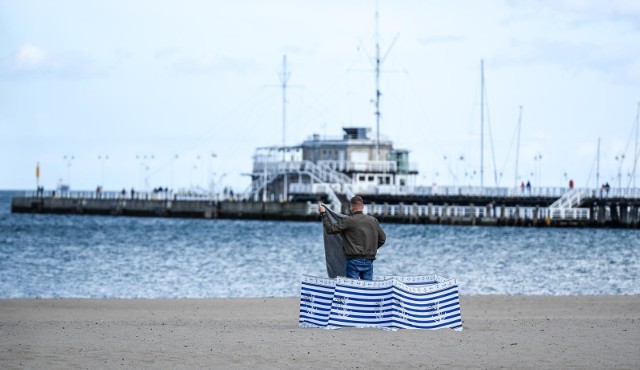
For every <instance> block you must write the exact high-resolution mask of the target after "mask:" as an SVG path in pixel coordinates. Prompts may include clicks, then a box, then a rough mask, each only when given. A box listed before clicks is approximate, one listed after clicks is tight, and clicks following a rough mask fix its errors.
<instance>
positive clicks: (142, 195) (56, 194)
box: [25, 190, 232, 201]
mask: <svg viewBox="0 0 640 370" xmlns="http://www.w3.org/2000/svg"><path fill="white" fill-rule="evenodd" d="M25 196H26V197H34V198H38V197H42V198H48V197H50V198H67V199H131V200H202V201H222V200H229V199H232V196H231V195H228V194H226V195H218V196H216V195H215V194H213V193H209V192H164V191H162V192H151V191H149V192H146V191H136V192H133V193H131V192H124V193H123V192H121V191H101V192H96V191H64V192H60V191H53V190H45V191H42V192H37V191H27V192H25Z"/></svg>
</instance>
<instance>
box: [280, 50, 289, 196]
mask: <svg viewBox="0 0 640 370" xmlns="http://www.w3.org/2000/svg"><path fill="white" fill-rule="evenodd" d="M290 76H291V72H289V71H287V55H286V54H285V55H283V56H282V73H281V74H280V82H281V83H282V162H283V163H284V162H286V155H287V154H286V145H287V136H286V132H287V83H288V82H289V77H290ZM285 166H286V165H285ZM283 177H284V185H283V189H282V194H283V198H284V199H283V200H284V201H285V202H286V201H287V198H288V194H287V190H288V189H287V171H286V167H285V171H284V174H283Z"/></svg>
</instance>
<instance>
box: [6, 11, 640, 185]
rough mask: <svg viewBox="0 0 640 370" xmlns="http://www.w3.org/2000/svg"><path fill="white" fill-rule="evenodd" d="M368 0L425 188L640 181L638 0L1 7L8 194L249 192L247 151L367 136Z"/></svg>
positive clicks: (384, 106) (385, 95) (388, 92)
mask: <svg viewBox="0 0 640 370" xmlns="http://www.w3.org/2000/svg"><path fill="white" fill-rule="evenodd" d="M376 4H377V8H378V12H379V17H378V30H379V38H378V40H379V45H380V53H381V56H382V57H383V60H382V67H381V77H380V89H381V92H382V96H381V103H380V104H381V121H380V134H381V136H382V137H383V138H386V139H389V140H392V141H393V143H394V147H396V148H401V149H407V150H409V151H410V161H411V162H412V163H413V165H414V166H415V167H416V168H417V169H418V171H419V175H418V176H417V178H416V184H417V185H431V184H434V183H435V184H438V185H464V186H467V185H471V186H479V185H480V184H481V179H480V169H481V167H482V168H484V178H483V179H482V184H483V185H484V186H496V185H498V186H507V187H510V186H514V185H515V184H518V183H519V182H520V181H525V182H526V181H527V180H528V181H531V183H532V185H533V186H554V187H555V186H557V187H563V186H567V184H568V182H569V180H570V179H572V180H574V182H575V184H576V186H577V187H586V186H589V187H596V186H599V184H602V183H604V182H609V183H610V184H611V186H613V187H617V186H618V184H621V186H622V187H627V186H628V185H631V186H633V185H634V182H635V180H636V177H637V176H633V174H634V169H633V168H634V159H635V158H637V156H636V155H635V154H634V153H637V151H636V135H637V125H638V124H637V115H638V109H639V104H640V2H638V1H622V0H610V1H605V0H602V1H580V0H546V1H545V0H541V1H510V0H502V1H500V0H488V1H474V0H451V1H428V0H421V1H420V0H398V1H390V0H379V1H378V2H376V1H375V0H349V1H338V0H325V1H294V0H270V1H259V0H238V1H217V0H213V1H204V0H203V1H200V0H190V1H173V0H164V1H160V0H137V1H125V0H97V1H82V0H60V1H55V2H54V1H48V0H2V1H0V171H1V175H0V189H34V188H35V187H36V180H37V179H36V170H35V169H36V165H38V164H39V166H40V178H39V184H40V185H42V186H44V187H45V188H46V189H53V188H55V187H56V185H57V184H58V183H60V182H63V183H68V184H69V185H70V187H71V189H72V190H94V189H95V188H96V186H98V185H101V186H102V187H103V188H104V189H106V190H121V189H123V188H126V189H130V188H135V189H136V190H142V189H144V188H145V187H149V188H153V187H159V186H160V187H169V188H172V189H197V188H211V187H213V186H215V187H216V189H218V191H219V189H222V188H223V187H231V188H233V189H234V190H235V191H236V192H242V191H244V190H245V189H246V188H247V187H248V186H249V182H250V177H249V176H248V174H249V173H250V172H251V170H252V155H253V154H254V150H255V148H256V147H264V146H272V145H282V144H283V137H284V144H285V145H298V144H301V143H302V141H304V140H305V139H307V138H309V137H310V136H311V135H313V134H320V135H321V136H324V137H337V136H340V135H342V127H348V126H362V127H370V128H371V129H372V134H371V135H372V136H373V137H375V128H376V121H375V115H374V112H375V105H374V104H373V103H372V101H373V99H374V97H375V78H374V75H375V72H374V71H375V68H374V62H373V60H374V56H375V42H376V17H375V13H376ZM285 56H286V60H287V74H288V79H287V84H288V88H287V90H286V105H285V107H286V108H285V111H284V112H285V113H284V114H285V117H286V120H285V125H284V127H285V129H284V135H283V90H282V88H281V85H282V74H283V59H284V57H285ZM481 61H483V62H482V63H483V64H484V81H485V84H484V86H485V93H484V94H481ZM482 97H483V99H484V103H485V104H484V106H482V105H481V98H482ZM482 107H484V108H483V109H481V108H482ZM520 107H522V108H520ZM520 109H522V110H520ZM481 111H483V112H484V115H481ZM520 112H521V113H522V114H521V115H520ZM518 127H520V130H518ZM481 131H483V132H484V135H481ZM518 133H519V138H520V139H519V145H518V139H517V138H518ZM481 137H484V152H483V158H484V159H483V160H481ZM598 142H600V151H599V152H598ZM598 153H599V155H598ZM623 156H624V157H623ZM598 158H599V160H598ZM481 162H483V166H481ZM516 163H517V165H516ZM598 165H599V171H598ZM638 167H640V165H639V166H638ZM516 169H517V173H516ZM636 172H640V168H639V169H638V171H636ZM597 174H598V175H597ZM637 181H638V186H640V178H637Z"/></svg>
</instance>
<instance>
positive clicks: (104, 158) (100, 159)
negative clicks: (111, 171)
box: [98, 154, 109, 186]
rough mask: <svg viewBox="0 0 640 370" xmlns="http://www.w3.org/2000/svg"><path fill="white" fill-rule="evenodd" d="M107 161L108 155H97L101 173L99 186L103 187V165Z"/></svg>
mask: <svg viewBox="0 0 640 370" xmlns="http://www.w3.org/2000/svg"><path fill="white" fill-rule="evenodd" d="M108 159H109V155H108V154H100V155H98V160H99V161H100V166H101V173H100V185H101V186H104V164H105V161H107V160H108Z"/></svg>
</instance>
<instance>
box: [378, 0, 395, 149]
mask: <svg viewBox="0 0 640 370" xmlns="http://www.w3.org/2000/svg"><path fill="white" fill-rule="evenodd" d="M375 17H376V34H375V38H376V56H375V58H376V59H375V62H376V112H375V115H376V161H379V160H380V96H382V93H381V92H380V66H381V65H382V63H384V61H385V59H387V55H389V52H390V51H391V48H393V45H394V44H395V42H396V40H397V39H398V35H396V37H395V38H394V39H393V41H392V42H391V45H389V48H388V49H387V51H386V53H384V56H383V57H380V15H379V12H378V2H377V1H376V14H375Z"/></svg>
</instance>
